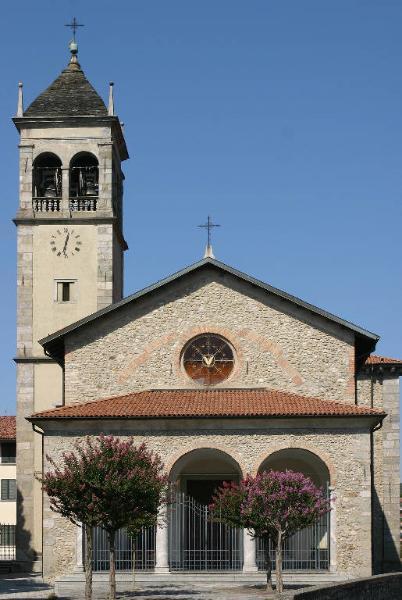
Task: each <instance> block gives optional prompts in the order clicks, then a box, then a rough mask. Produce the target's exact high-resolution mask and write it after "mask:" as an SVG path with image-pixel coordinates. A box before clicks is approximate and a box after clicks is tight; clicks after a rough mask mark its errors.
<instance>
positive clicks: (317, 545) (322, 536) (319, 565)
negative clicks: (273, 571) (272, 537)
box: [257, 513, 330, 571]
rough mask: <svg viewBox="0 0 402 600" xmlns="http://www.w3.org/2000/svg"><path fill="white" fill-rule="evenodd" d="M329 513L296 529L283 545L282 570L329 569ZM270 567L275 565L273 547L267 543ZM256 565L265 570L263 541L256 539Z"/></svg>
mask: <svg viewBox="0 0 402 600" xmlns="http://www.w3.org/2000/svg"><path fill="white" fill-rule="evenodd" d="M329 523H330V513H327V514H326V515H324V516H322V517H321V519H320V520H319V521H318V522H317V523H316V524H315V525H312V526H311V527H307V528H306V529H303V530H302V531H298V532H297V533H295V534H294V535H293V536H292V537H290V538H289V539H288V540H286V542H285V544H284V547H283V570H284V571H325V570H328V569H329ZM269 553H270V557H271V561H272V567H273V568H274V567H275V547H274V545H273V544H272V542H270V543H269ZM257 566H258V568H259V570H265V543H264V540H262V539H257Z"/></svg>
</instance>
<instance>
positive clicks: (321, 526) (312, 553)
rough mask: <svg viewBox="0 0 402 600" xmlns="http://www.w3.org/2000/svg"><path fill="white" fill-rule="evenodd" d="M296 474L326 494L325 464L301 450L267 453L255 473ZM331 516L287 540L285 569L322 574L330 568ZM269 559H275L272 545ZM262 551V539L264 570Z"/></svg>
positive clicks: (260, 544) (259, 550) (260, 560)
mask: <svg viewBox="0 0 402 600" xmlns="http://www.w3.org/2000/svg"><path fill="white" fill-rule="evenodd" d="M269 470H272V471H286V470H290V471H296V472H299V473H303V474H304V475H306V476H307V477H309V478H310V479H311V480H312V481H313V483H314V484H315V485H316V486H318V487H320V488H322V489H323V490H324V493H325V494H327V495H328V494H329V486H330V471H329V469H328V467H327V465H326V464H325V462H324V461H323V460H322V459H321V458H320V457H319V456H317V454H314V453H313V452H311V451H309V450H305V449H303V448H283V449H281V450H278V451H276V452H273V453H272V454H270V455H269V456H268V457H267V458H266V459H265V460H264V461H263V462H262V463H261V465H260V467H259V469H258V472H259V473H262V472H264V471H269ZM329 533H330V515H329V514H328V515H324V516H323V517H321V519H320V520H319V521H318V522H317V523H316V524H315V525H313V526H311V527H308V528H306V529H303V530H302V531H299V532H297V533H296V534H295V535H293V536H292V537H291V538H289V539H288V540H287V541H286V542H285V545H284V549H283V557H284V558H283V568H284V570H288V571H291V570H303V571H304V570H306V571H325V570H328V569H329V566H330V556H329ZM270 548H271V552H270V553H271V560H272V561H274V560H275V550H274V547H273V544H271V545H270ZM264 555H265V548H264V542H263V541H262V540H257V565H258V567H259V569H264V566H265V562H264Z"/></svg>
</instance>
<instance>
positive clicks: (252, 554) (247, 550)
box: [243, 529, 258, 573]
mask: <svg viewBox="0 0 402 600" xmlns="http://www.w3.org/2000/svg"><path fill="white" fill-rule="evenodd" d="M257 571H258V567H257V563H256V541H255V539H253V538H252V537H251V535H250V533H249V532H248V531H247V529H245V530H244V531H243V573H257Z"/></svg>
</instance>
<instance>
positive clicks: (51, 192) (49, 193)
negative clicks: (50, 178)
mask: <svg viewBox="0 0 402 600" xmlns="http://www.w3.org/2000/svg"><path fill="white" fill-rule="evenodd" d="M56 196H57V194H56V188H55V186H54V185H49V186H47V188H46V189H45V198H56Z"/></svg>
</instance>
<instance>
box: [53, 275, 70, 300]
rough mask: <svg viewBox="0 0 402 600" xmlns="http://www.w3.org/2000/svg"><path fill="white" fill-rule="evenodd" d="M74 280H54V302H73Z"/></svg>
mask: <svg viewBox="0 0 402 600" xmlns="http://www.w3.org/2000/svg"><path fill="white" fill-rule="evenodd" d="M74 287H75V281H66V280H64V281H56V294H55V295H56V298H55V300H56V302H61V303H65V302H74V300H75V298H74Z"/></svg>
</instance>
